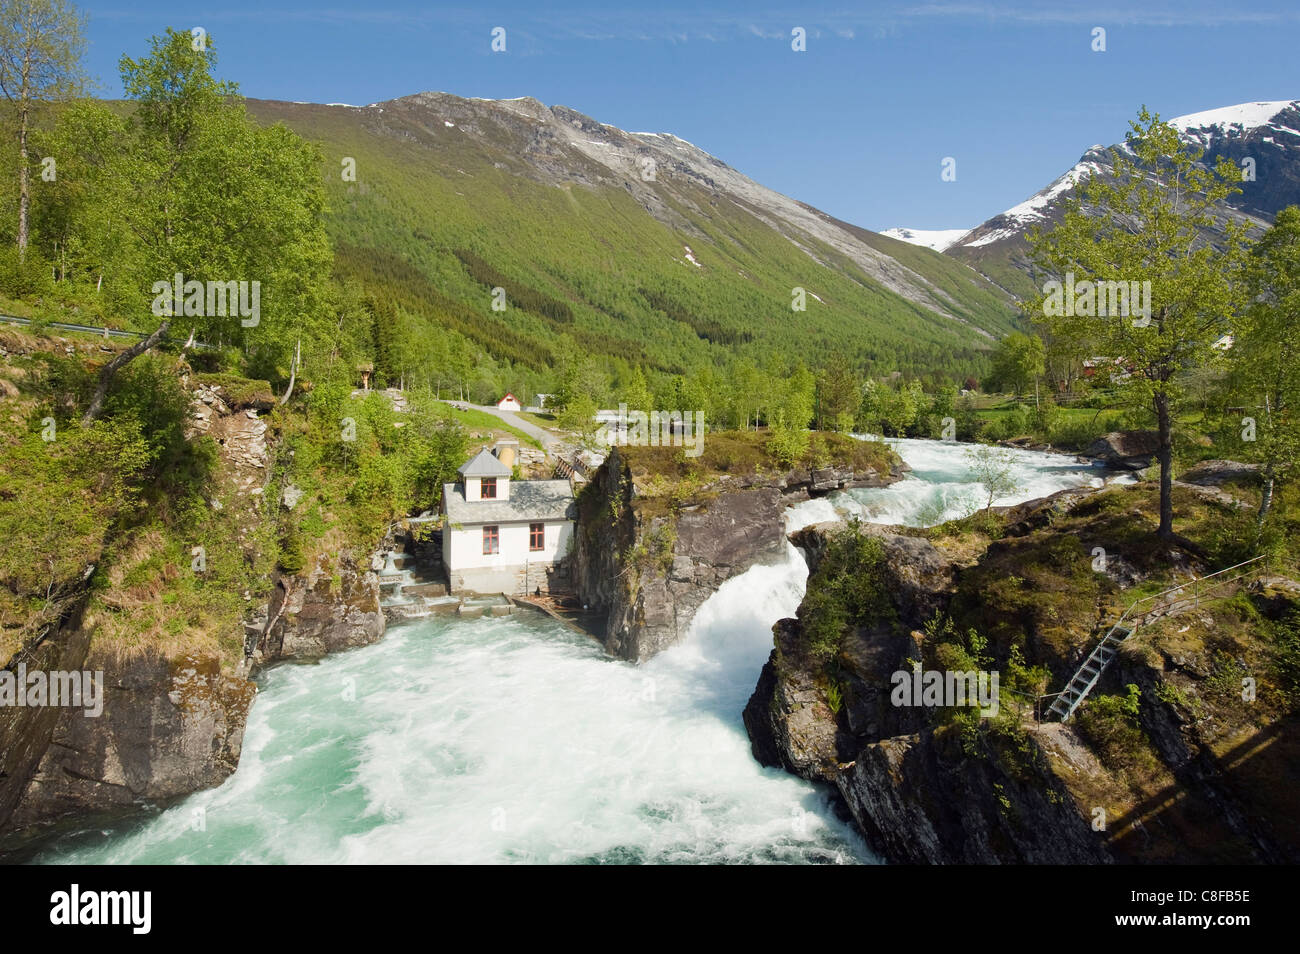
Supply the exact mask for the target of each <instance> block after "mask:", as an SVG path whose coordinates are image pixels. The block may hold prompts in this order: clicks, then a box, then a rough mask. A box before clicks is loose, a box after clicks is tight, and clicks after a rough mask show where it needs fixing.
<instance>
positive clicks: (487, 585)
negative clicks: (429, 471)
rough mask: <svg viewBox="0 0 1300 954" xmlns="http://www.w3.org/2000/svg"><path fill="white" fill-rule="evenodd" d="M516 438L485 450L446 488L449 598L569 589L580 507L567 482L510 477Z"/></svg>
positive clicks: (445, 557) (444, 543)
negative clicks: (570, 555)
mask: <svg viewBox="0 0 1300 954" xmlns="http://www.w3.org/2000/svg"><path fill="white" fill-rule="evenodd" d="M517 447H518V442H516V441H502V442H500V443H499V444H498V445H497V447H496V449H495V453H494V452H493V451H490V450H488V449H487V448H484V449H483V450H481V451H479V452H478V454H476V455H475V456H474V457H472V458H471V459H470V460H468V461H467V462H466V463H465V464H463V465H462V466H461V468H460V470H459V471H458V473H459V474H460V480H459V481H457V482H456V483H454V484H446V485H444V486H443V489H442V500H443V504H442V508H443V514H444V526H443V532H442V560H443V564H444V565H445V566H446V568H447V585H448V589H449V590H450V591H451V592H452V593H462V592H467V591H468V592H473V593H515V594H518V593H532V592H533V591H534V590H537V589H541V590H542V591H543V592H550V591H551V590H552V589H560V588H564V585H565V583H566V582H567V580H568V563H567V560H566V557H567V556H568V553H569V547H570V545H571V544H572V541H573V525H574V520H575V518H576V513H577V507H576V505H575V503H574V500H573V487H572V485H571V484H570V483H569V481H567V480H511V471H512V468H513V466H514V463H515V451H516V448H517Z"/></svg>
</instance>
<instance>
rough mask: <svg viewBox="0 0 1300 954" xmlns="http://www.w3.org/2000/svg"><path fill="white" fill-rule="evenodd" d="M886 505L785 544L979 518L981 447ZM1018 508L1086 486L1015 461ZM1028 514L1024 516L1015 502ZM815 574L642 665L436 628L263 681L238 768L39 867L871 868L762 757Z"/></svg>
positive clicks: (71, 842) (744, 588)
mask: <svg viewBox="0 0 1300 954" xmlns="http://www.w3.org/2000/svg"><path fill="white" fill-rule="evenodd" d="M892 443H895V446H896V447H897V448H898V450H899V452H900V454H901V455H902V456H903V457H904V459H905V460H907V461H908V463H909V464H911V466H912V467H913V472H912V474H911V475H910V476H909V477H908V478H907V479H906V480H904V481H902V482H900V483H898V484H896V485H894V486H893V487H889V488H882V489H878V490H857V491H852V492H850V493H848V494H840V495H835V496H834V497H833V498H822V499H819V500H815V501H809V502H807V503H804V504H800V505H798V506H796V507H793V508H791V510H789V511H788V512H787V527H788V529H796V528H798V527H800V526H805V525H807V524H810V523H815V522H818V521H821V520H827V519H835V518H836V517H837V516H838V515H841V514H843V513H854V514H858V515H860V516H863V517H865V518H868V519H871V520H875V521H878V522H883V523H913V522H917V521H918V520H921V519H923V518H926V517H933V515H934V514H935V513H940V514H941V515H948V516H957V515H960V514H961V513H965V512H967V511H969V509H971V504H972V502H973V499H974V498H973V496H972V494H973V493H974V492H975V491H976V488H975V487H974V486H973V485H972V484H971V483H970V481H969V475H968V473H967V466H966V464H965V458H964V452H965V449H964V448H963V447H961V446H960V445H944V444H939V443H937V442H933V441H899V442H892ZM1015 453H1016V455H1017V458H1016V459H1017V464H1016V473H1017V477H1018V478H1019V479H1020V480H1021V482H1022V483H1023V489H1022V491H1021V492H1020V493H1019V494H1017V495H1016V497H1015V498H1014V499H1016V500H1027V499H1030V498H1032V497H1038V496H1042V495H1044V494H1046V493H1051V492H1053V491H1054V490H1059V489H1062V488H1064V487H1069V486H1077V485H1080V484H1084V483H1087V482H1088V481H1089V480H1091V479H1092V478H1093V476H1094V475H1095V473H1096V472H1095V471H1092V470H1090V469H1089V468H1087V467H1084V466H1081V465H1078V464H1075V463H1073V462H1071V461H1069V460H1068V459H1065V458H1058V457H1050V456H1048V455H1044V454H1033V453H1032V452H1015ZM1003 502H1012V501H1003ZM806 577H807V570H806V568H805V566H804V563H803V560H802V559H801V558H800V557H799V555H798V554H797V553H796V551H795V550H794V548H793V547H790V546H787V547H786V549H785V551H784V553H783V554H782V555H781V557H780V558H779V560H778V561H777V562H776V563H774V564H772V565H768V566H758V567H754V568H752V569H750V570H749V571H748V572H746V573H744V574H742V575H741V576H739V577H736V578H735V579H732V580H729V581H728V582H726V583H725V584H723V586H722V587H721V588H720V589H719V590H718V592H717V593H715V594H714V595H713V596H712V597H711V598H710V599H709V600H708V601H707V602H706V603H705V604H704V605H703V606H702V607H701V608H700V610H699V612H698V613H697V615H696V618H695V620H694V621H693V623H692V625H691V628H690V632H689V635H688V636H687V638H686V639H685V640H684V641H683V642H682V643H681V644H680V645H678V646H675V647H673V648H672V649H669V650H667V651H666V652H664V653H662V654H660V655H659V656H657V657H655V658H654V659H652V660H650V661H649V662H647V663H645V664H643V665H641V666H634V665H631V664H629V663H626V662H623V661H620V660H614V659H610V658H608V657H607V656H606V655H605V654H604V653H603V651H602V650H601V648H600V647H599V646H598V645H597V644H596V643H595V642H594V641H592V640H591V639H589V638H586V637H584V636H581V635H579V634H577V633H575V632H573V631H571V630H569V629H567V628H566V627H564V626H562V625H561V624H559V623H557V622H555V621H553V620H550V619H549V618H545V617H541V616H535V615H532V614H528V615H525V614H523V613H520V614H517V615H514V616H510V617H496V618H494V617H485V618H480V619H473V620H461V619H457V618H454V617H431V618H428V619H425V620H420V621H416V622H412V623H408V624H405V625H401V626H397V627H393V628H392V629H390V631H389V633H388V635H387V636H386V637H385V639H384V640H383V641H382V642H380V643H378V644H376V645H374V646H370V647H366V648H364V649H358V650H354V651H352V652H348V653H344V654H341V655H337V656H332V657H329V658H327V659H325V660H323V661H321V662H319V663H316V664H314V665H282V666H278V667H275V668H273V669H271V670H269V671H267V672H265V673H263V674H262V675H261V676H260V677H259V682H260V684H261V692H260V693H259V695H258V698H257V701H256V704H255V705H254V706H253V709H252V712H251V714H250V718H249V722H248V728H247V731H246V734H245V739H244V750H243V755H242V758H241V760H240V766H239V770H238V772H236V773H235V774H234V775H233V776H231V778H229V779H228V780H227V781H226V782H225V783H224V784H222V785H221V786H219V787H217V788H215V789H212V790H209V791H206V792H200V793H198V794H195V795H193V796H190V797H189V798H186V799H184V800H182V801H181V802H179V803H178V804H176V805H174V806H172V807H171V808H169V809H167V810H166V811H163V812H160V813H157V814H153V815H150V816H148V817H146V818H143V819H139V820H136V821H134V822H132V823H130V824H126V825H123V826H122V827H119V828H115V829H111V830H94V829H92V830H85V831H81V832H78V833H75V834H73V835H70V836H66V837H64V838H62V839H61V840H60V841H58V842H57V843H55V844H53V845H51V846H49V847H48V848H47V849H46V850H45V851H44V853H43V854H42V855H41V857H40V858H39V859H38V860H40V861H46V862H65V861H66V862H81V863H114V864H119V863H175V862H182V863H184V862H190V863H222V862H266V863H318V864H339V863H359V862H370V863H384V862H451V863H492V862H506V863H511V862H523V863H529V862H547V863H568V862H573V863H611V862H612V863H619V862H705V863H709V862H721V863H739V862H776V863H855V862H871V861H873V860H874V858H873V856H872V855H871V853H870V852H869V851H868V849H867V848H866V846H865V845H864V844H863V843H862V841H861V839H860V838H859V837H858V836H857V835H856V834H855V833H854V832H853V831H852V830H851V828H850V827H849V826H848V825H846V824H845V823H844V822H843V821H841V820H840V819H838V818H837V817H836V815H835V813H834V811H833V809H832V805H831V803H830V799H829V797H828V795H827V794H826V793H825V792H824V791H823V790H820V789H818V788H815V787H814V786H812V785H810V784H808V783H806V782H803V781H802V780H800V779H797V778H795V777H793V776H791V775H789V774H786V773H785V772H782V771H779V770H777V769H765V768H762V767H761V766H759V765H758V764H757V763H756V762H755V761H754V760H753V757H752V755H751V754H750V749H749V740H748V738H747V737H746V734H745V729H744V726H743V724H742V722H741V718H740V713H741V710H742V708H743V707H744V705H745V702H746V700H747V699H748V697H749V695H750V693H751V692H752V691H753V688H754V684H755V682H756V680H757V677H758V673H759V670H760V669H761V667H762V665H763V663H764V662H765V661H766V659H767V656H768V653H769V651H770V649H771V646H772V636H771V628H772V624H773V623H774V622H776V620H778V619H781V618H782V617H786V616H791V615H793V614H794V611H795V609H796V608H797V607H798V605H799V601H800V599H801V598H802V596H803V590H804V584H805V581H806Z"/></svg>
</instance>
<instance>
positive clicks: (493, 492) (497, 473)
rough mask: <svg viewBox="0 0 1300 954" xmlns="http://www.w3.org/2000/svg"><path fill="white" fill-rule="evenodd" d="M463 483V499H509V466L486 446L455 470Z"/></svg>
mask: <svg viewBox="0 0 1300 954" xmlns="http://www.w3.org/2000/svg"><path fill="white" fill-rule="evenodd" d="M457 473H459V474H460V476H461V480H462V481H463V482H464V485H465V500H466V501H467V502H471V501H475V500H508V499H510V473H511V471H510V468H509V467H507V466H506V465H505V464H504V463H502V461H500V460H499V459H497V457H496V455H495V454H493V453H492V452H491V451H490V450H488V449H487V448H486V447H485V448H483V450H481V451H479V452H478V453H477V454H475V455H474V456H473V457H472V458H470V459H469V460H468V461H466V462H465V463H464V464H462V465H461V466H460V470H458V471H457Z"/></svg>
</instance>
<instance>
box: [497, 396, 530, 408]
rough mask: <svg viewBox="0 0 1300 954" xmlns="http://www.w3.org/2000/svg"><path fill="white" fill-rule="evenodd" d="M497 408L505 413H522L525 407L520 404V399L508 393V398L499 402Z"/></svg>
mask: <svg viewBox="0 0 1300 954" xmlns="http://www.w3.org/2000/svg"><path fill="white" fill-rule="evenodd" d="M497 407H498V408H500V409H501V410H503V411H522V410H523V409H524V406H523V405H522V404H520V403H519V398H517V397H515V396H514V395H513V394H511V393H509V392H506V396H505V397H503V398H502V399H501V400H500V401H497Z"/></svg>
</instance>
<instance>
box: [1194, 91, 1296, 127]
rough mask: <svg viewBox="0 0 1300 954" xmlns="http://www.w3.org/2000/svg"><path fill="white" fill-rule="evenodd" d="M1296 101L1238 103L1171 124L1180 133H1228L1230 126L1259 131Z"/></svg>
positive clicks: (1207, 110) (1195, 114) (1205, 111)
mask: <svg viewBox="0 0 1300 954" xmlns="http://www.w3.org/2000/svg"><path fill="white" fill-rule="evenodd" d="M1294 102H1296V101H1295V100H1290V99H1283V100H1277V101H1274V102H1266V103H1238V104H1237V105H1236V106H1221V107H1219V108H1218V109H1206V110H1202V111H1201V112H1199V113H1188V114H1187V115H1186V116H1175V117H1174V118H1173V119H1171V120H1169V124H1170V125H1171V126H1173V127H1174V128H1175V129H1177V130H1178V131H1179V132H1182V133H1185V132H1187V131H1189V130H1192V129H1209V128H1212V127H1217V128H1219V129H1222V130H1224V131H1225V132H1226V131H1227V129H1228V127H1229V126H1240V127H1241V128H1242V129H1243V130H1245V129H1257V128H1258V127H1260V126H1267V125H1268V123H1269V120H1270V119H1272V118H1273V117H1274V116H1276V115H1277V114H1278V113H1280V112H1282V110H1284V109H1286V108H1287V107H1288V106H1290V105H1291V104H1292V103H1294Z"/></svg>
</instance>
